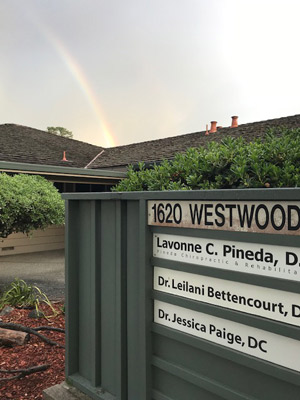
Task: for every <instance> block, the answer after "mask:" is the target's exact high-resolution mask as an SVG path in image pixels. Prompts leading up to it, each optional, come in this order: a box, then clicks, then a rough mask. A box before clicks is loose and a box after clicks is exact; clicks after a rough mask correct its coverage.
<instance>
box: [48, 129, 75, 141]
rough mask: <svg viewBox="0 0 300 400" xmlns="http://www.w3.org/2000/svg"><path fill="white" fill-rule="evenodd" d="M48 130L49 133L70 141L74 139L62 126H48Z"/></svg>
mask: <svg viewBox="0 0 300 400" xmlns="http://www.w3.org/2000/svg"><path fill="white" fill-rule="evenodd" d="M47 130H48V132H49V133H53V134H54V135H57V136H63V137H66V138H68V139H72V138H73V133H72V132H71V131H69V130H68V129H66V128H63V127H62V126H48V127H47Z"/></svg>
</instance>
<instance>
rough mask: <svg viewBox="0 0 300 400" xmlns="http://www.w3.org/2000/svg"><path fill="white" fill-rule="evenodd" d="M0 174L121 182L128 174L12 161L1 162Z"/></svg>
mask: <svg viewBox="0 0 300 400" xmlns="http://www.w3.org/2000/svg"><path fill="white" fill-rule="evenodd" d="M0 172H15V173H25V174H35V175H45V174H47V175H56V176H72V177H81V178H102V179H110V180H111V179H115V180H120V179H122V178H125V177H126V172H121V171H107V170H101V169H84V168H75V167H60V166H56V165H40V164H27V163H19V162H10V161H0Z"/></svg>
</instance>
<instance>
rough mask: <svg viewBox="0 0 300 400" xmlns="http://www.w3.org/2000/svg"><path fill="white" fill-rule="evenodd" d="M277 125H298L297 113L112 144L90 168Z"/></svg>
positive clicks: (117, 165)
mask: <svg viewBox="0 0 300 400" xmlns="http://www.w3.org/2000/svg"><path fill="white" fill-rule="evenodd" d="M279 126H286V127H290V128H295V127H300V115H295V116H291V117H283V118H277V119H270V120H266V121H261V122H253V123H248V124H243V125H239V126H238V127H237V128H230V127H228V128H222V129H220V130H218V131H217V132H216V133H212V134H210V135H209V136H205V131H202V132H195V133H189V134H185V135H179V136H173V137H168V138H165V139H158V140H150V141H147V142H142V143H134V144H130V145H126V146H118V147H112V148H109V149H106V150H105V152H104V153H103V154H101V156H100V157H98V158H97V159H96V160H95V161H94V162H93V163H92V164H91V166H90V168H100V169H106V168H107V169H119V170H122V169H124V168H125V167H126V166H127V165H128V164H135V163H137V162H139V161H145V162H151V161H159V160H162V159H164V158H166V159H170V158H172V157H174V155H175V154H176V153H180V152H184V151H185V150H186V149H187V148H189V147H198V146H203V145H205V144H206V143H208V142H209V141H212V140H214V141H220V140H222V139H223V138H224V137H226V136H233V137H239V136H243V137H244V138H245V139H246V140H247V141H251V140H253V139H255V138H259V137H263V136H264V135H265V133H266V131H267V129H268V128H270V127H279Z"/></svg>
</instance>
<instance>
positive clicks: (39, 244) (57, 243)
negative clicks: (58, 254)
mask: <svg viewBox="0 0 300 400" xmlns="http://www.w3.org/2000/svg"><path fill="white" fill-rule="evenodd" d="M64 247H65V227H64V226H51V227H49V228H47V229H46V230H44V231H42V230H36V231H34V232H33V233H32V234H31V235H30V236H27V235H24V234H23V233H13V234H12V235H10V236H8V237H7V238H6V239H0V257H1V256H8V255H11V254H22V253H35V252H38V251H47V250H58V249H63V248H64Z"/></svg>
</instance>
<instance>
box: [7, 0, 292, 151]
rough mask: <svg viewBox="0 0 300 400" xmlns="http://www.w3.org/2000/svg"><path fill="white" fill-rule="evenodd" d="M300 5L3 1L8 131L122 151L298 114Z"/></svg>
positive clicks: (228, 0)
mask: <svg viewBox="0 0 300 400" xmlns="http://www.w3.org/2000/svg"><path fill="white" fill-rule="evenodd" d="M299 15H300V2H299V0H282V1H281V0H280V1H278V0H259V1H257V0H148V1H146V0H48V1H47V0H26V1H24V0H23V1H20V0H1V1H0V124H2V123H16V124H20V125H26V126H30V127H33V128H38V129H43V130H46V129H47V126H63V127H65V128H67V129H69V130H71V131H72V132H73V134H74V138H75V139H78V140H83V141H86V142H89V143H93V144H96V145H100V146H114V145H121V144H128V143H133V142H140V141H144V140H151V139H157V138H162V137H167V136H175V135H180V134H183V133H189V132H195V131H201V130H205V125H206V124H207V123H210V121H211V120H217V121H218V125H222V126H228V125H230V122H231V118H230V117H231V116H232V115H238V116H239V122H240V123H247V122H253V121H260V120H264V119H268V118H276V117H282V116H288V115H294V114H299V113H300V101H299V96H300V95H299V93H300V51H299V39H300V24H299Z"/></svg>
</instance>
